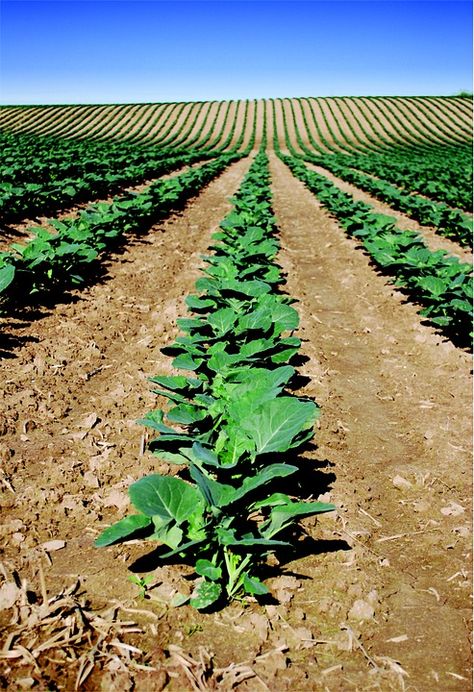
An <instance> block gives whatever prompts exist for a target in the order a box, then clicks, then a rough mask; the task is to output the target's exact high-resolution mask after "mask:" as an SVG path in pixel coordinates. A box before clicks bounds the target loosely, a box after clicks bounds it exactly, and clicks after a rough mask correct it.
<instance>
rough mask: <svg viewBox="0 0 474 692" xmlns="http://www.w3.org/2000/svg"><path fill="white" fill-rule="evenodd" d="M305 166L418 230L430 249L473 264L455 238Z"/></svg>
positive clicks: (400, 224)
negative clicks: (441, 233) (444, 234)
mask: <svg viewBox="0 0 474 692" xmlns="http://www.w3.org/2000/svg"><path fill="white" fill-rule="evenodd" d="M305 166H307V168H309V169H310V170H312V171H315V172H316V173H319V174H320V175H324V176H325V177H326V178H328V180H330V181H331V182H332V183H334V185H336V186H337V187H338V188H339V189H340V190H342V191H343V192H347V193H348V194H350V195H352V197H353V198H354V199H355V200H357V201H361V202H365V203H366V204H370V206H371V207H373V208H374V211H375V212H376V213H377V214H387V215H388V216H393V218H394V219H395V222H396V224H397V226H398V227H399V228H400V229H401V230H402V231H417V232H418V233H419V234H420V235H421V236H422V237H423V239H424V241H425V243H426V245H427V246H428V247H429V248H430V250H433V251H434V250H446V252H448V253H449V254H450V255H454V257H458V258H459V259H460V260H461V261H462V262H469V263H470V264H472V252H470V250H467V249H466V248H462V247H461V246H460V245H458V244H457V243H456V242H455V241H454V240H450V239H449V238H444V237H443V236H441V235H439V234H438V233H437V232H436V229H434V228H432V227H430V226H422V225H421V224H420V223H418V221H415V220H414V219H410V217H409V216H406V214H402V213H401V212H399V211H397V210H396V209H394V208H393V207H391V206H390V205H389V204H386V203H385V202H380V201H379V200H378V199H376V198H375V197H372V196H371V195H370V194H369V193H368V192H364V190H361V189H360V188H358V187H356V186H355V185H352V184H351V183H347V182H346V181H345V180H342V179H341V178H338V177H337V176H336V175H334V174H333V173H330V171H328V170H326V169H325V168H323V167H322V166H316V165H314V164H311V163H305Z"/></svg>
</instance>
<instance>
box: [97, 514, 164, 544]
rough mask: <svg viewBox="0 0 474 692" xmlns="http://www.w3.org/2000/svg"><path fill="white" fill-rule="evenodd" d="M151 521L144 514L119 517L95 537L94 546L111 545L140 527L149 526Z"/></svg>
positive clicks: (135, 531)
mask: <svg viewBox="0 0 474 692" xmlns="http://www.w3.org/2000/svg"><path fill="white" fill-rule="evenodd" d="M151 523H152V520H151V517H149V516H145V515H144V514H131V515H130V516H129V517H125V518H124V519H120V521H117V522H116V523H115V524H112V526H109V527H108V528H107V529H104V531H102V533H101V534H100V536H99V537H98V538H96V540H95V542H94V545H95V546H96V548H103V547H104V546H106V545H111V544H112V543H116V542H117V541H121V540H122V539H124V538H128V537H129V536H132V535H133V534H134V533H137V531H140V529H144V528H146V527H147V526H150V525H151Z"/></svg>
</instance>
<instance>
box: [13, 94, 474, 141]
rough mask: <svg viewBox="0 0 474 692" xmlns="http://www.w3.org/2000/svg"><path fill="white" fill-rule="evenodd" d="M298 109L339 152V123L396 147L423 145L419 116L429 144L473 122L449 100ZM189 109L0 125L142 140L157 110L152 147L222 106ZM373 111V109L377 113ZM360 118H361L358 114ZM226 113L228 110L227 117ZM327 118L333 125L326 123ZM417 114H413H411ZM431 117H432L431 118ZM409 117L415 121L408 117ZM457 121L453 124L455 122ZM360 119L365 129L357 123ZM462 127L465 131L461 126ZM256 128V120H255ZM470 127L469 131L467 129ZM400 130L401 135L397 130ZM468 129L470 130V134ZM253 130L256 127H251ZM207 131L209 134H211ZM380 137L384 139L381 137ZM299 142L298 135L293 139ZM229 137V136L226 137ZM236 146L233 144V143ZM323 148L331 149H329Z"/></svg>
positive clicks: (20, 118)
mask: <svg viewBox="0 0 474 692" xmlns="http://www.w3.org/2000/svg"><path fill="white" fill-rule="evenodd" d="M287 101H288V99H285V100H284V108H285V110H286V112H287V115H290V117H289V118H288V126H289V128H290V131H292V130H293V118H292V115H291V114H290V111H289V103H287ZM264 103H265V102H264V101H259V102H258V109H259V111H260V112H262V113H263V105H264ZM266 103H267V106H270V108H269V111H270V112H271V103H270V101H267V102H266ZM293 103H294V105H295V112H296V119H297V123H298V127H299V128H300V134H301V136H302V137H303V140H304V141H306V139H307V134H306V128H305V127H304V126H303V120H302V113H301V109H303V111H304V112H305V114H306V116H307V119H308V123H309V128H310V130H311V133H312V135H313V137H314V139H315V140H317V141H318V140H319V136H318V134H317V132H316V129H315V127H314V124H313V123H312V116H311V114H310V111H309V108H310V107H312V108H313V110H314V113H315V116H316V118H317V121H318V124H319V127H320V129H321V131H322V133H323V136H324V137H325V138H326V140H327V141H328V142H329V143H330V144H331V145H332V146H334V147H335V148H336V149H338V148H341V146H342V145H343V144H344V141H343V137H342V135H341V132H340V131H339V127H338V124H339V125H340V126H341V128H342V130H343V131H344V133H345V134H346V135H347V136H348V137H349V139H350V140H353V139H354V134H353V132H352V131H351V128H350V127H349V124H348V123H350V124H351V125H352V128H353V129H354V130H355V131H356V132H357V133H358V134H359V136H360V137H361V139H362V140H366V139H367V140H368V141H370V139H369V138H370V137H371V136H372V134H373V133H375V134H374V138H375V140H377V137H379V136H382V137H384V138H388V139H391V138H393V140H394V141H395V142H400V141H403V140H405V141H411V142H418V141H419V139H420V133H419V132H418V131H417V130H415V129H414V126H413V124H411V123H410V119H411V120H413V119H414V118H415V117H416V119H417V124H418V127H420V128H421V130H422V134H421V137H423V132H424V133H425V137H426V139H427V140H433V139H434V140H436V139H437V138H440V141H441V140H443V141H445V139H446V136H448V138H449V135H450V133H452V132H457V133H459V134H460V136H461V137H462V136H463V135H466V137H468V132H469V131H470V130H469V128H470V124H471V120H470V117H469V115H468V113H467V112H465V109H463V107H462V105H461V106H459V105H457V104H456V103H453V108H454V109H455V110H456V109H457V114H456V113H455V112H453V110H451V111H450V110H449V107H448V106H449V104H446V103H445V102H444V101H442V100H439V101H438V102H436V101H431V104H432V105H433V110H432V111H431V110H430V108H429V106H430V104H427V103H421V104H420V103H419V102H417V101H414V100H412V99H408V98H407V99H404V100H403V99H396V100H395V101H391V100H390V99H389V98H388V97H387V98H385V99H378V100H377V101H376V102H375V103H374V102H370V103H368V102H367V101H366V100H365V99H364V98H352V99H351V101H350V106H349V104H348V103H347V102H343V101H341V99H333V98H331V99H316V98H311V99H309V103H310V106H308V103H307V102H306V101H303V103H302V104H301V105H300V104H299V103H298V102H297V101H296V100H294V101H293ZM388 103H392V105H393V106H394V107H395V110H396V114H394V113H392V112H390V111H389V110H388V109H387V104H388ZM328 104H331V106H332V108H333V110H334V114H333V113H331V111H330V110H329V107H328ZM408 104H411V106H412V107H413V108H414V109H415V110H416V114H413V113H411V111H409V110H408V109H407V105H408ZM182 105H183V104H176V105H175V104H152V105H150V104H136V105H133V106H132V107H131V108H130V106H129V105H103V106H62V107H51V108H46V109H42V110H41V112H40V114H39V115H38V111H37V110H36V109H35V108H33V107H32V108H28V109H26V108H25V109H21V110H19V109H17V110H13V109H10V108H8V107H5V108H2V109H0V126H2V127H4V128H5V129H9V130H16V129H20V130H21V131H32V132H41V133H42V134H49V133H54V134H56V135H58V136H76V137H83V136H88V137H89V136H92V137H95V138H104V137H105V138H108V137H110V138H121V137H122V135H123V134H124V133H125V134H126V136H127V137H128V136H131V135H133V136H136V135H139V134H140V130H141V128H145V129H146V128H147V127H148V125H149V122H150V109H154V113H155V116H154V117H155V119H156V122H155V124H154V126H153V127H152V129H151V131H150V133H149V134H148V135H146V140H147V141H149V142H152V141H154V140H155V139H159V138H160V137H161V136H162V134H163V133H164V132H166V130H167V129H168V127H169V126H170V124H171V123H173V121H174V119H175V117H176V114H177V113H178V112H179V113H180V115H179V117H178V119H177V121H176V122H175V123H174V125H173V127H172V129H171V130H170V132H169V133H168V135H167V137H166V141H170V140H171V141H172V140H173V138H174V137H179V136H180V135H179V133H180V130H181V128H182V126H183V123H184V121H185V120H186V116H187V114H188V113H189V112H190V111H192V115H191V118H190V120H189V121H188V124H189V123H190V122H191V120H192V119H193V117H194V114H195V113H197V112H198V109H201V110H199V116H198V119H197V122H196V124H195V126H194V128H193V132H191V133H190V135H189V136H190V137H192V136H193V134H194V132H196V131H197V129H198V128H199V126H200V125H201V124H202V119H203V118H204V117H206V120H208V121H209V120H210V121H212V118H213V115H214V114H215V112H216V108H217V105H218V104H216V103H214V104H213V105H212V106H211V108H210V110H209V111H208V115H206V109H207V106H208V105H209V104H197V103H187V104H185V105H184V108H182ZM237 107H238V108H239V111H240V112H241V113H243V112H244V110H245V102H244V101H237V102H236V104H235V108H237ZM276 108H277V119H278V120H280V117H281V114H280V110H281V108H282V105H281V103H280V101H279V100H276ZM372 109H373V110H372ZM249 110H250V112H249V115H250V114H251V113H252V111H253V104H251V108H250V109H249ZM231 111H232V113H234V112H235V110H234V108H232V109H231ZM352 111H353V113H354V114H356V116H357V117H355V116H354V115H353V113H352ZM223 113H224V109H222V117H223ZM323 113H324V114H325V116H326V119H327V121H328V123H329V128H328V125H326V122H325V120H324V118H323ZM375 113H376V114H377V115H378V118H379V119H380V120H381V122H382V124H383V126H385V128H386V130H387V131H386V132H384V131H383V127H382V125H380V124H379V123H378V122H376V120H375V118H374V114H375ZM410 113H411V114H410ZM428 113H429V116H430V117H428V116H427V114H428ZM71 114H73V115H74V114H75V117H74V118H72V120H71V121H70V122H69V123H65V124H63V120H64V119H68V118H69V117H70V115H71ZM408 116H409V117H408ZM222 117H221V115H219V118H218V121H217V123H216V126H215V127H214V135H213V136H216V134H217V132H218V131H219V128H220V126H221V124H222V122H221V121H222ZM432 117H437V118H438V121H439V125H438V126H437V125H436V124H434V123H433V122H432V121H431V120H430V118H432ZM450 118H451V119H450ZM358 119H360V121H361V122H360V125H359V123H358V122H357V120H358ZM457 122H459V127H458V126H457V125H456V123H457ZM249 123H250V124H251V123H252V120H251V119H250V120H249ZM261 124H262V123H261V121H260V119H259V125H260V126H261ZM462 125H464V129H463V128H462ZM397 127H398V130H399V131H397ZM466 127H467V130H466ZM249 129H250V127H249ZM206 131H207V130H206V128H205V131H204V133H203V134H205V132H206ZM279 132H280V145H281V146H282V147H284V138H283V130H282V129H281V128H280V127H279ZM377 133H378V134H377ZM291 136H292V137H294V134H293V133H292V134H291ZM224 138H225V137H224ZM231 146H232V144H231ZM295 146H297V145H296V144H295ZM321 146H323V148H325V145H323V144H322V142H321Z"/></svg>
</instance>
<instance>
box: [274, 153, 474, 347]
mask: <svg viewBox="0 0 474 692" xmlns="http://www.w3.org/2000/svg"><path fill="white" fill-rule="evenodd" d="M280 156H281V158H282V160H283V161H284V163H286V164H287V165H288V166H289V167H290V169H291V171H292V172H293V174H294V175H295V176H296V177H297V178H299V179H300V180H302V181H303V182H304V183H305V185H306V186H307V187H308V188H309V189H310V190H311V191H312V192H313V193H314V194H315V195H316V196H317V197H318V199H319V200H320V201H321V202H322V204H323V205H324V206H325V207H326V208H327V209H328V210H329V211H330V212H331V213H332V214H334V215H335V216H336V218H337V219H338V221H339V223H340V224H341V225H342V226H343V228H344V229H345V230H346V232H347V233H348V234H349V235H352V236H354V237H356V238H358V239H359V240H360V242H361V243H362V245H363V246H364V248H365V249H366V250H367V252H368V253H369V254H370V256H371V258H372V260H373V261H374V262H375V263H376V264H377V265H378V266H380V267H381V268H382V269H383V270H384V271H385V272H387V273H388V274H391V275H394V276H395V278H396V285H397V286H401V287H403V288H404V289H405V290H406V291H407V292H408V293H409V294H410V295H411V297H412V298H413V299H414V300H415V301H417V302H418V303H420V304H421V305H423V306H424V307H423V309H422V310H421V314H422V315H423V316H425V317H427V318H428V319H429V320H430V321H431V322H432V323H433V324H434V325H436V326H438V327H440V328H442V329H443V330H445V331H446V332H447V333H448V334H449V335H450V337H451V338H453V339H454V340H456V341H457V342H459V343H461V344H463V345H466V344H467V343H468V342H469V339H470V334H471V322H472V309H471V302H472V280H471V271H472V270H471V267H470V266H469V265H467V264H462V263H461V262H459V260H457V259H456V258H454V257H451V256H450V255H448V254H447V253H445V252H444V251H442V250H438V251H436V252H431V251H430V250H429V249H428V248H427V247H426V245H425V244H424V242H423V240H422V239H421V237H420V236H419V235H418V234H417V233H414V232H411V231H400V229H398V228H397V227H396V225H395V223H394V220H393V218H391V217H389V216H384V215H382V214H375V213H374V212H373V209H372V207H370V206H369V205H367V204H364V203H363V202H355V201H354V199H353V198H352V197H351V195H349V194H347V193H345V192H342V191H341V190H339V189H338V188H337V187H336V186H335V185H333V183H331V182H330V181H329V180H328V179H327V178H326V177H324V176H322V175H319V174H318V173H315V172H314V171H310V170H308V169H307V168H306V167H305V166H304V165H303V164H302V163H301V161H299V160H298V159H295V158H293V157H291V156H284V155H282V154H280Z"/></svg>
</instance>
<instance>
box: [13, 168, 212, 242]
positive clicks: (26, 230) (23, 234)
mask: <svg viewBox="0 0 474 692" xmlns="http://www.w3.org/2000/svg"><path fill="white" fill-rule="evenodd" d="M210 160H211V159H208V161H210ZM202 165H203V162H202V161H198V162H197V163H193V164H191V165H190V166H182V167H181V168H177V169H176V170H175V171H172V172H171V173H166V174H165V175H162V176H160V177H159V178H150V179H149V180H144V181H143V182H142V183H139V184H138V185H128V186H127V187H124V188H123V189H121V190H117V191H116V192H114V194H113V195H109V196H108V197H102V198H101V199H92V200H88V201H87V202H81V203H80V204H75V205H74V206H72V207H68V208H67V209H62V210H61V211H60V212H58V213H57V214H56V216H54V217H51V216H37V217H34V218H31V219H24V220H23V221H21V222H19V223H13V224H8V225H6V226H4V227H3V228H0V252H5V251H8V250H9V248H10V245H11V244H12V243H25V242H27V241H28V240H31V238H33V237H34V235H35V234H34V230H36V229H38V228H44V229H47V230H51V231H53V232H54V228H52V226H51V224H50V221H51V219H52V218H55V219H57V220H58V221H61V220H62V219H65V218H70V217H74V216H77V215H78V214H79V212H81V211H83V210H84V209H87V208H88V207H90V206H91V204H111V203H112V202H113V200H114V199H117V197H119V196H120V195H125V194H128V193H132V192H133V193H135V194H140V193H141V192H143V190H145V188H147V187H148V186H149V185H151V184H152V183H155V182H156V181H157V180H168V179H169V178H174V177H176V176H177V175H180V174H181V173H184V172H185V171H187V170H189V169H190V168H197V167H199V166H202Z"/></svg>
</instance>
